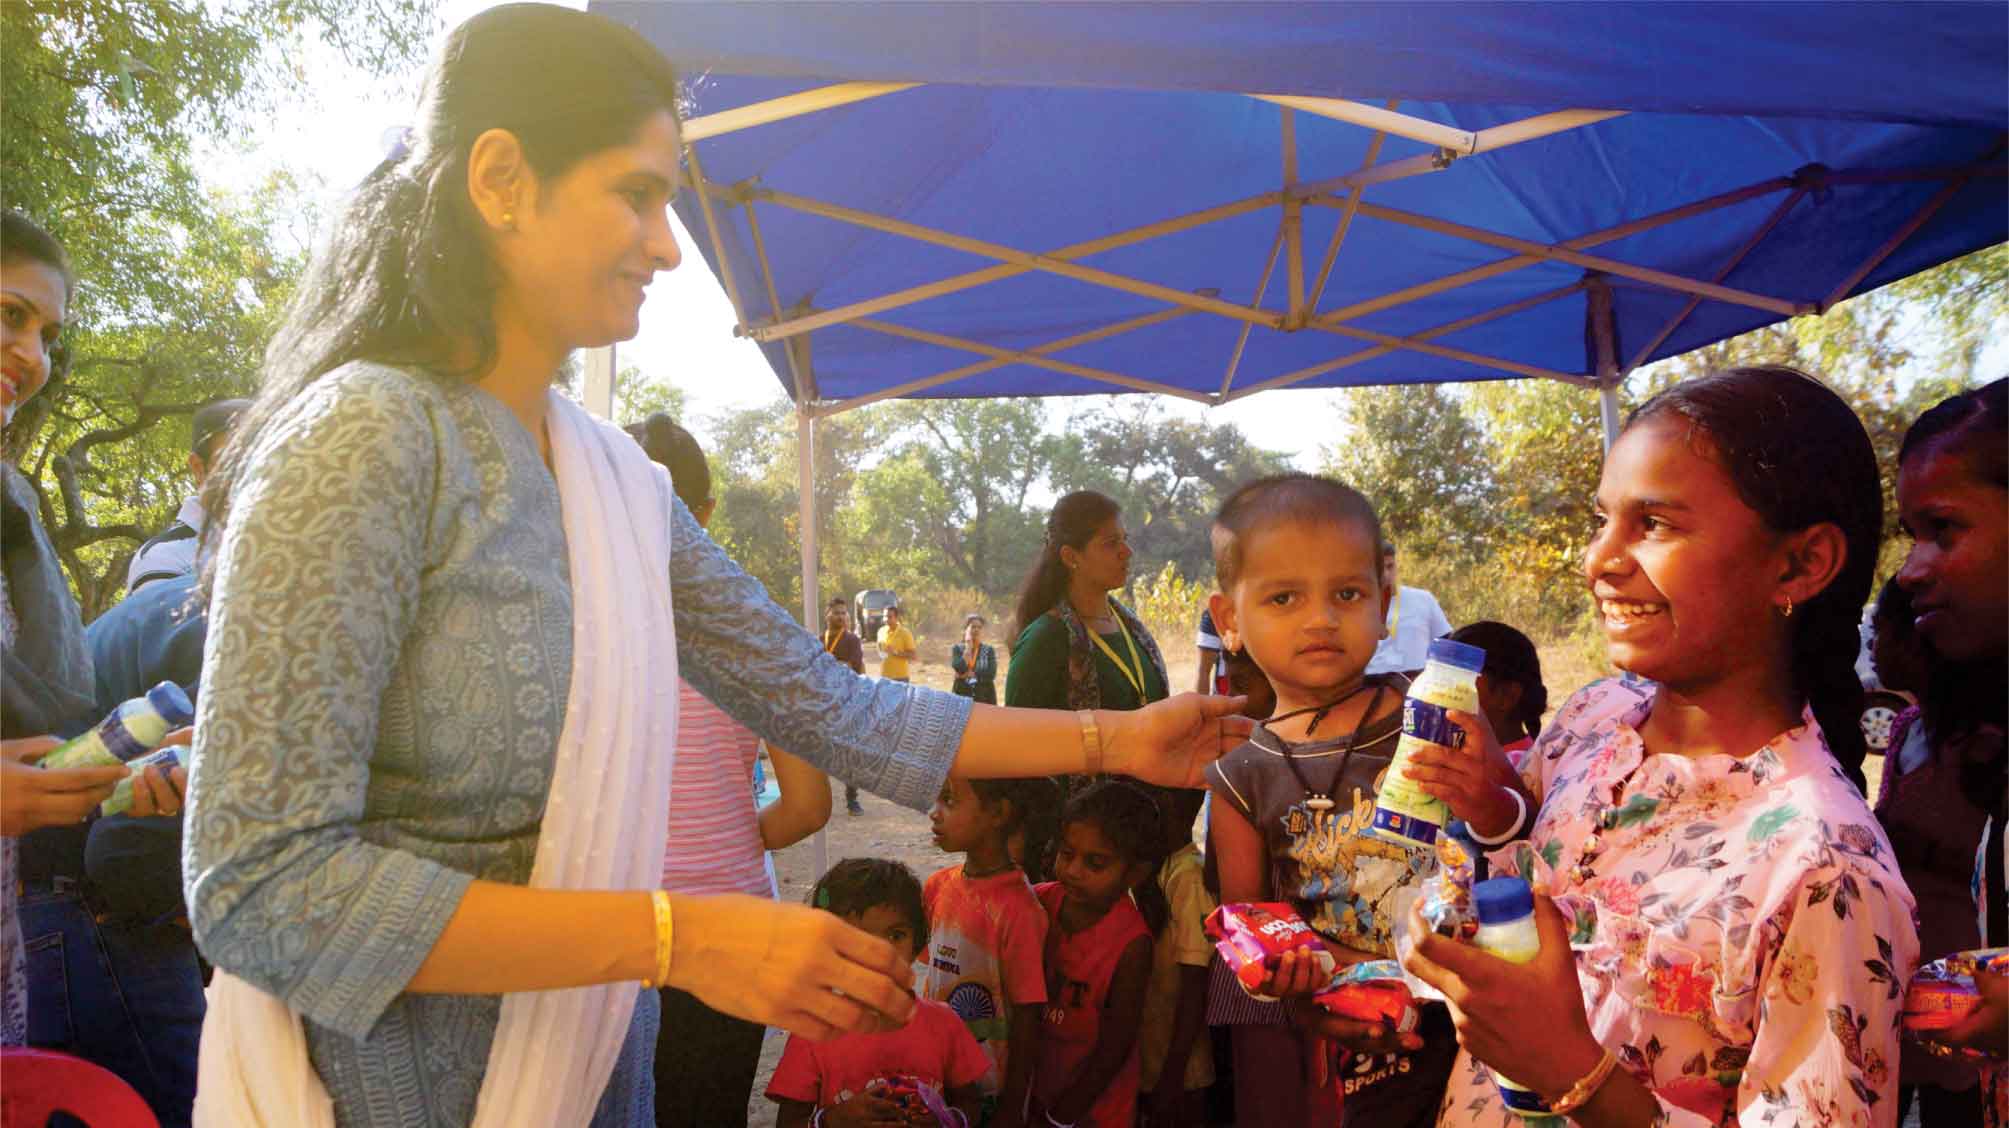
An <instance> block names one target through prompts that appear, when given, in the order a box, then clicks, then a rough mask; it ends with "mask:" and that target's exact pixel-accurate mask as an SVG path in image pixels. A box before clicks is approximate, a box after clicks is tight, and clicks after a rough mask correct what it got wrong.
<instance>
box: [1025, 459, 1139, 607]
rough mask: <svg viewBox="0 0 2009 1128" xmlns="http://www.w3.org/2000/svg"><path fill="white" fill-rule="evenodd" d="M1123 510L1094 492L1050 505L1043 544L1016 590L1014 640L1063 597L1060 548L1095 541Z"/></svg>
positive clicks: (1083, 492) (1064, 586)
mask: <svg viewBox="0 0 2009 1128" xmlns="http://www.w3.org/2000/svg"><path fill="white" fill-rule="evenodd" d="M1122 512H1123V507H1122V506H1120V505H1118V504H1116V501H1115V499H1113V498H1111V497H1109V496H1108V495H1106V494H1099V493H1096V492H1095V491H1094V490H1076V491H1074V492H1073V493H1071V494H1068V495H1067V496H1066V497H1063V498H1061V499H1060V500H1059V501H1057V502H1055V503H1054V505H1053V512H1052V513H1051V514H1050V515H1048V517H1047V519H1046V543H1045V544H1044V545H1043V546H1041V548H1040V550H1039V559H1038V560H1035V561H1033V565H1032V571H1030V572H1027V573H1026V577H1025V582H1024V583H1022V584H1020V585H1019V590H1018V622H1017V624H1016V625H1015V626H1014V628H1013V629H1014V631H1015V634H1014V637H1016V636H1017V635H1022V634H1024V633H1025V629H1026V628H1027V627H1030V626H1032V622H1033V620H1034V619H1037V618H1039V617H1040V616H1041V615H1044V614H1046V613H1047V612H1048V611H1051V610H1053V608H1054V605H1055V604H1058V603H1059V602H1060V601H1061V600H1063V599H1066V598H1067V583H1068V580H1069V579H1071V578H1072V577H1071V576H1070V574H1069V572H1068V570H1067V565H1066V564H1065V563H1063V562H1062V561H1061V559H1060V550H1061V549H1063V548H1072V549H1077V550H1078V549H1080V548H1081V547H1082V546H1083V545H1085V544H1087V543H1088V542H1089V541H1091V540H1094V539H1095V533H1096V530H1098V529H1100V528H1102V526H1104V525H1107V524H1108V523H1109V522H1111V521H1113V520H1115V519H1116V518H1117V516H1118V515H1120V514H1121V513H1122Z"/></svg>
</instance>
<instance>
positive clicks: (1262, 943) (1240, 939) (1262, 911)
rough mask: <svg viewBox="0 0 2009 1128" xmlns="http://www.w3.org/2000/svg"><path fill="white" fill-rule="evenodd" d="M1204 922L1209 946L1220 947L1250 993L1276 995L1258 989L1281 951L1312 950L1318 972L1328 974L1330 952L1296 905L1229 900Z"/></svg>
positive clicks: (1266, 998)
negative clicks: (1209, 940) (1293, 906)
mask: <svg viewBox="0 0 2009 1128" xmlns="http://www.w3.org/2000/svg"><path fill="white" fill-rule="evenodd" d="M1206 928H1207V935H1208V936H1211V937H1213V938H1214V950H1215V951H1218V952H1220V953H1221V959H1222V960H1224V961H1226V962H1227V965H1228V970H1230V971H1232V972H1234V973H1235V979H1236V980H1237V981H1238V982H1239V983H1241V985H1242V990H1244V991H1247V992H1248V993H1249V994H1250V995H1251V996H1253V997H1255V998H1258V999H1262V1000H1264V1001H1266V1002H1274V1001H1275V1000H1274V999H1273V998H1272V997H1271V996H1268V995H1264V994H1261V991H1262V987H1263V982H1264V981H1265V980H1267V979H1268V978H1269V977H1270V975H1271V973H1273V972H1275V971H1276V969H1277V965H1278V963H1279V962H1281V961H1282V959H1283V955H1284V953H1285V952H1292V951H1302V952H1311V953H1314V958H1316V959H1317V960H1318V961H1319V967H1320V970H1321V972H1323V973H1324V974H1326V975H1330V974H1332V970H1333V958H1332V953H1331V952H1328V951H1326V950H1325V944H1324V943H1323V942H1322V941H1320V940H1319V938H1318V934H1317V933H1316V932H1313V931H1312V930H1311V926H1310V925H1308V924H1306V923H1305V922H1304V918H1303V917H1301V916H1299V915H1297V910H1295V909H1293V908H1291V907H1290V906H1289V905H1286V904H1283V903H1281V902H1276V901H1262V902H1249V901H1231V902H1229V903H1228V904H1225V905H1222V906H1221V907H1220V908H1218V909H1215V910H1214V911H1213V912H1211V913H1209V914H1208V915H1207V923H1206Z"/></svg>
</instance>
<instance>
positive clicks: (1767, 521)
mask: <svg viewBox="0 0 2009 1128" xmlns="http://www.w3.org/2000/svg"><path fill="white" fill-rule="evenodd" d="M1597 508H1598V515H1599V519H1600V520H1599V523H1600V526H1601V527H1600V529H1599V530H1598V532H1597V533H1596V535H1595V536H1594V537H1593V538H1592V541H1591V544H1590V546H1589V549H1588V550H1587V552H1586V554H1585V574H1586V577H1587V578H1588V580H1589V582H1590V585H1591V588H1592V592H1593V595H1594V596H1595V597H1596V599H1597V601H1598V605H1599V611H1600V613H1601V618H1602V621H1603V627H1604V630H1605V635H1606V639H1607V643H1608V646H1609V652H1610V657H1611V659H1612V661H1613V663H1614V664H1615V665H1617V666H1619V667H1620V668H1621V669H1623V670H1626V671H1628V673H1629V675H1633V676H1629V677H1627V678H1624V679H1617V680H1611V681H1604V682H1599V683H1597V684H1595V685H1592V686H1590V687H1588V688H1586V689H1584V690H1582V691H1580V692H1579V693H1577V694H1576V695H1575V696H1574V697H1572V698H1571V699H1570V701H1569V702H1568V703H1567V704H1565V705H1564V706H1563V708H1562V710H1561V711H1560V712H1559V713H1558V714H1557V716H1556V719H1555V720H1554V722H1553V723H1552V724H1551V725H1550V727H1549V728H1548V729H1547V730H1546V731H1545V732H1544V733H1543V734H1542V737H1541V739H1540V740H1539V741H1538V742H1537V743H1536V745H1535V747H1534V748H1533V749H1532V750H1531V753H1530V756H1529V759H1528V762H1527V764H1526V768H1525V771H1524V778H1525V782H1526V783H1527V784H1528V786H1529V788H1530V789H1531V790H1532V792H1533V793H1534V794H1535V795H1536V796H1537V797H1538V798H1539V799H1540V801H1541V808H1540V811H1539V814H1538V815H1537V816H1536V817H1535V820H1534V825H1533V827H1532V830H1531V832H1530V833H1529V835H1528V837H1527V838H1526V839H1525V840H1523V841H1520V842H1515V843H1511V844H1509V845H1508V846H1507V847H1505V848H1503V849H1501V850H1499V851H1496V852H1495V853H1494V855H1493V858H1494V862H1495V866H1496V868H1497V869H1498V871H1499V872H1515V873H1520V874H1522V875H1524V876H1526V877H1527V878H1528V879H1529V880H1530V881H1532V882H1534V883H1535V884H1536V885H1537V888H1539V889H1545V890H1546V891H1547V892H1548V893H1549V894H1551V895H1552V896H1554V897H1555V901H1553V902H1550V901H1548V900H1547V899H1546V898H1543V899H1541V900H1540V901H1539V902H1538V911H1537V919H1538V924H1539V926H1540V928H1541V932H1542V954H1541V955H1540V956H1538V957H1537V958H1536V960H1535V961H1534V962H1532V963H1529V964H1526V965H1520V966H1516V965H1512V964H1507V963H1505V962H1503V961H1500V960H1497V959H1495V958H1493V957H1491V956H1489V955H1486V954H1485V953H1483V952H1480V951H1478V950H1477V949H1475V948H1472V947H1470V946H1468V945H1464V944H1459V943H1457V942H1455V941H1451V940H1447V939H1444V938H1441V937H1434V936H1426V937H1425V938H1424V939H1423V941H1421V942H1420V943H1419V945H1418V947H1417V950H1416V953H1415V954H1414V955H1413V956H1412V957H1411V959H1410V965H1409V966H1410V968H1411V970H1413V971H1415V972H1416V973H1417V974H1419V975H1421V976H1423V977H1424V978H1425V979H1427V980H1430V981H1431V982H1432V983H1434V984H1436V985H1437V986H1438V987H1439V988H1440V989H1442V990H1444V991H1445V993H1446V994H1447V995H1448V996H1449V997H1450V999H1451V1001H1452V1011H1453V1016H1454V1021H1455V1023H1456V1026H1457V1028H1458V1035H1459V1041H1460V1042H1461V1043H1462V1044H1463V1046H1464V1051H1463V1052H1462V1053H1461V1055H1460V1059H1459V1064H1458V1067H1457V1068H1456V1069H1455V1070H1454V1074H1453V1078H1452V1082H1451V1086H1450V1088H1449V1090H1448V1091H1447V1093H1446V1095H1445V1099H1444V1102H1443V1104H1442V1105H1441V1106H1440V1108H1439V1114H1438V1123H1439V1124H1440V1125H1468V1124H1476V1125H1485V1126H1488V1128H1492V1126H1505V1125H1511V1124H1516V1123H1518V1121H1517V1119H1516V1117H1514V1116H1513V1114H1511V1113H1509V1112H1507V1111H1506V1109H1505V1108H1504V1106H1503V1105H1502V1104H1501V1102H1500V1098H1499V1096H1498V1093H1497V1092H1496V1090H1495V1088H1494V1085H1493V1081H1492V1079H1491V1078H1490V1077H1489V1076H1488V1075H1487V1073H1486V1071H1485V1069H1484V1068H1483V1067H1482V1066H1481V1064H1480V1063H1481V1062H1483V1063H1484V1064H1485V1065H1490V1066H1492V1067H1494V1068H1496V1069H1498V1070H1499V1071H1500V1072H1501V1073H1502V1074H1504V1075H1506V1076H1509V1077H1512V1078H1514V1079H1516V1080H1517V1081H1519V1082H1520V1083H1522V1084H1524V1085H1527V1086H1528V1087H1530V1088H1532V1089H1534V1090H1535V1091H1536V1092H1537V1093H1539V1094H1541V1095H1542V1096H1543V1097H1544V1098H1545V1099H1547V1100H1548V1101H1550V1102H1551V1104H1555V1103H1557V1102H1559V1101H1564V1102H1566V1103H1569V1104H1570V1106H1571V1110H1572V1111H1571V1112H1570V1118H1571V1119H1572V1120H1574V1121H1575V1122H1576V1123H1578V1124H1582V1125H1587V1126H1592V1128H1600V1126H1606V1125H1610V1126H1620V1125H1623V1126H1625V1128H1635V1126H1638V1125H1645V1124H1669V1125H1683V1126H1702V1125H1742V1126H1744V1128H1756V1126H1760V1125H1764V1126H1771V1128H1787V1126H1793V1128H1815V1126H1822V1128H1826V1126H1834V1125H1849V1126H1857V1125H1863V1126H1888V1125H1891V1124H1893V1123H1894V1120H1895V1117H1894V1112H1895V1104H1896V1077H1895V1073H1896V1061H1897V1018H1898V1009H1899V1003H1900V996H1901V990H1902V987H1903V983H1904V981H1905V978H1906V977H1907V976H1908V975H1909V974H1910V971H1911V966H1912V964H1913V963H1914V962H1915V959H1916V955H1917V950H1918V942H1917V937H1916V935H1915V933H1914V931H1913V928H1912V923H1911V911H1912V898H1911V894H1910V892H1909V891H1908V890H1907V889H1906V888H1905V885H1904V882H1903V879H1902V878H1901V877H1899V876H1898V873H1897V869H1896V866H1895V864H1894V863H1893V861H1892V859H1891V852H1890V846H1889V844H1888V842H1886V841H1885V839H1884V837H1883V833H1882V831H1881V830H1880V829H1879V828H1878V826H1877V824H1876V821H1875V819H1874V818H1873V817H1872V816H1871V815H1870V812H1869V810H1868V808H1867V807H1866V806H1865V805H1864V803H1863V799H1862V795H1861V793H1860V791H1859V790H1858V788H1857V787H1856V786H1855V785H1854V784H1853V783H1852V782H1851V780H1850V779H1849V776H1848V774H1845V772H1844V766H1846V767H1848V768H1853V767H1854V766H1855V765H1856V764H1859V763H1860V760H1861V756H1862V745H1861V734H1860V732H1859V730H1857V729H1856V727H1855V725H1854V723H1853V713H1852V712H1851V711H1850V710H1852V709H1853V708H1854V707H1855V705H1856V704H1857V703H1859V701H1860V693H1861V690H1860V686H1857V685H1856V684H1855V683H1854V680H1853V677H1852V676H1850V675H1849V674H1848V670H1847V667H1848V665H1849V663H1850V661H1852V659H1853V656H1854V653H1855V644H1854V642H1853V639H1854V622H1855V618H1856V615H1857V612H1858V611H1859V609H1860V608H1861V606H1862V604H1863V601H1864V600H1865V599H1866V598H1867V597H1868V594H1869V585H1870V577H1871V569H1872V568H1873V566H1874V563H1875V558H1876V549H1877V542H1878V539H1879V536H1880V531H1881V500H1880V494H1879V491H1878V486H1877V470H1876V461H1875V457H1874V455H1873V454H1872V452H1871V449H1870V444H1869V440H1868V437H1867V436H1866V435H1865V434H1864V433H1863V429H1862V425H1861V424H1860V422H1858V421H1857V420H1856V418H1855V416H1854V414H1853V413H1852V412H1851V411H1850V410H1849V408H1848V407H1847V405H1846V404H1844V403H1843V402H1842V401H1841V400H1840V399H1839V398H1838V397H1836V396H1835V395H1834V394H1833V393H1832V392H1830V391H1828V390H1827V389H1826V388H1825V387H1823V386H1821V385H1820V384H1818V383H1816V382H1815V381H1813V380H1812V379H1810V378H1808V377H1806V376H1804V375H1802V374H1800V373H1797V372H1793V371H1791V370H1787V369H1740V370H1734V371H1731V372H1727V373H1723V374H1719V375H1716V376H1711V377H1705V378H1704V379H1701V380H1697V381H1692V382H1689V383H1686V384H1682V385H1680V386H1678V387H1676V388H1674V389H1672V390H1670V391H1668V392H1665V393H1662V394H1661V395H1660V396H1659V397H1656V398H1655V399H1654V400H1652V401H1649V402H1648V403H1647V404H1646V405H1645V406H1644V407H1642V408H1641V409H1640V410H1639V411H1638V412H1637V413H1636V414H1635V415H1634V416H1633V418H1632V419H1631V420H1630V421H1629V423H1628V424H1627V429H1626V431H1625V433H1624V435H1623V436H1622V437H1621V438H1620V440H1619V441H1618V443H1617V444H1616V445H1615V446H1614V447H1613V448H1612V451H1611V453H1610V455H1609V456H1608V457H1607V459H1606V462H1605V468H1604V476H1603V480H1602V482H1601V483H1600V485H1599V490H1598V496H1597ZM1645 679H1651V680H1645ZM1472 727H1473V728H1474V730H1475V731H1477V732H1478V733H1479V735H1480V737H1481V740H1480V741H1478V742H1476V743H1482V744H1487V743H1492V738H1491V733H1490V732H1487V731H1484V726H1483V723H1482V722H1480V721H1478V720H1476V719H1475V720H1474V723H1473V726H1472ZM1473 743H1475V742H1474V741H1468V742H1467V746H1468V747H1470V746H1471V745H1472V744H1473ZM1849 774H1853V773H1849ZM1529 1031H1541V1032H1542V1036H1541V1037H1538V1038H1530V1037H1529V1036H1528V1032H1529ZM1611 1065H1615V1066H1616V1068H1615V1069H1608V1068H1607V1067H1608V1066H1611Z"/></svg>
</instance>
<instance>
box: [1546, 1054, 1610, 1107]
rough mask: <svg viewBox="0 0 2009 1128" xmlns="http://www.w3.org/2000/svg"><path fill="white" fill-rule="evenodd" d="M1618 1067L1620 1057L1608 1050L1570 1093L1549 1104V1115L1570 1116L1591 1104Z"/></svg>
mask: <svg viewBox="0 0 2009 1128" xmlns="http://www.w3.org/2000/svg"><path fill="white" fill-rule="evenodd" d="M1617 1067H1618V1055H1617V1054H1614V1053H1612V1052H1611V1051H1610V1050H1606V1051H1605V1052H1604V1056H1603V1057H1602V1058H1599V1059H1598V1063H1597V1065H1596V1066H1595V1067H1593V1068H1592V1069H1591V1071H1590V1072H1589V1073H1586V1074H1584V1075H1583V1077H1582V1078H1581V1079H1580V1080H1578V1081H1577V1083H1576V1084H1574V1085H1571V1086H1570V1091H1569V1092H1567V1093H1564V1094H1563V1095H1562V1096H1560V1097H1557V1098H1556V1099H1555V1100H1553V1101H1550V1102H1549V1115H1551V1116H1568V1115H1569V1114H1570V1113H1573V1112H1575V1111H1576V1110H1578V1109H1580V1108H1582V1107H1583V1106H1585V1105H1587V1104H1589V1103H1590V1099H1591V1098H1592V1097H1595V1096H1597V1091H1598V1090H1599V1089H1602V1088H1604V1083H1605V1082H1606V1081H1609V1080H1611V1071H1612V1070H1613V1069H1616V1068H1617Z"/></svg>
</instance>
